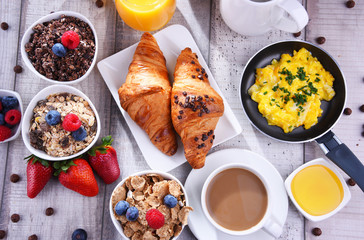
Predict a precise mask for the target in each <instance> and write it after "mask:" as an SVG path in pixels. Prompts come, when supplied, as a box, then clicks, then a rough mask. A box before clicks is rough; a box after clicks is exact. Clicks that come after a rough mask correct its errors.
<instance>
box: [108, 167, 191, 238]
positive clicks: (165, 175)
mask: <svg viewBox="0 0 364 240" xmlns="http://www.w3.org/2000/svg"><path fill="white" fill-rule="evenodd" d="M151 173H155V174H159V175H161V176H162V177H163V178H164V179H166V180H175V181H176V182H177V183H178V184H179V185H180V186H181V189H182V192H183V194H184V195H185V200H186V206H189V204H188V197H187V192H186V189H185V188H184V187H183V185H182V183H181V182H180V181H179V180H178V179H177V178H176V177H175V176H173V175H171V174H169V173H166V172H161V171H156V170H146V171H141V172H137V173H134V174H132V175H130V176H141V175H145V174H151ZM130 176H128V177H130ZM128 177H126V178H124V179H123V180H121V182H120V183H119V184H118V185H117V186H116V187H115V188H114V190H113V191H112V194H113V193H114V191H115V190H116V189H117V188H118V187H120V186H121V185H123V184H124V182H125V181H126V179H128ZM112 194H111V196H112ZM109 212H110V217H111V220H112V222H113V224H114V226H115V228H116V230H118V232H119V233H120V235H121V236H122V237H123V238H124V239H130V238H128V237H127V236H125V234H124V231H123V228H122V227H121V224H120V222H119V221H118V220H116V218H115V216H114V211H113V207H112V198H111V197H110V202H109ZM184 227H185V225H183V226H182V230H181V233H182V231H183V229H184ZM181 233H180V234H179V235H178V236H176V237H173V238H172V240H176V239H177V238H178V237H179V236H180V235H181Z"/></svg>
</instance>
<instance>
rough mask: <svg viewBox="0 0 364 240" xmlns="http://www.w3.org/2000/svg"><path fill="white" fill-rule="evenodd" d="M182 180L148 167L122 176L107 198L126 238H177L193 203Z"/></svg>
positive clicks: (121, 232)
mask: <svg viewBox="0 0 364 240" xmlns="http://www.w3.org/2000/svg"><path fill="white" fill-rule="evenodd" d="M186 194H187V193H186V191H185V189H184V187H183V185H182V183H181V182H180V181H179V180H178V179H177V178H176V177H174V176H173V175H171V174H169V173H165V172H160V171H154V170H147V171H142V172H138V173H135V174H132V175H131V176H129V177H127V178H125V179H123V180H122V181H121V182H120V183H119V184H118V185H117V186H116V187H115V189H114V190H113V192H112V194H111V198H110V204H109V208H110V216H111V219H112V222H113V224H114V226H115V228H116V229H117V230H118V232H119V233H120V235H121V236H122V237H123V238H125V239H177V238H178V236H179V235H180V233H181V232H182V230H183V228H184V226H185V225H187V219H188V214H189V212H190V211H192V210H193V209H192V207H190V206H188V198H187V195H186Z"/></svg>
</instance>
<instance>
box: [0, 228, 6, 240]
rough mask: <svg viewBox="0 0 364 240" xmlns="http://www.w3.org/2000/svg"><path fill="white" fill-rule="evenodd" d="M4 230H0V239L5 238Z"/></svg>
mask: <svg viewBox="0 0 364 240" xmlns="http://www.w3.org/2000/svg"><path fill="white" fill-rule="evenodd" d="M5 236H6V232H5V231H4V230H0V239H3V238H5Z"/></svg>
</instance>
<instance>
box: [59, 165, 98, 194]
mask: <svg viewBox="0 0 364 240" xmlns="http://www.w3.org/2000/svg"><path fill="white" fill-rule="evenodd" d="M53 166H54V168H55V169H57V171H56V173H55V175H56V176H58V180H59V182H60V183H61V184H62V185H63V186H65V187H66V188H69V189H71V190H73V191H75V192H78V193H80V194H82V195H84V196H87V197H94V196H96V195H97V194H98V193H99V187H98V185H97V182H96V179H95V176H94V174H93V172H92V168H91V167H90V165H89V164H88V163H87V161H86V160H85V159H81V158H78V159H75V160H68V161H63V162H55V163H54V164H53Z"/></svg>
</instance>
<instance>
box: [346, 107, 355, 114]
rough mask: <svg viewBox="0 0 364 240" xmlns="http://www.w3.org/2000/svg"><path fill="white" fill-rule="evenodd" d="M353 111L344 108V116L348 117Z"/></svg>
mask: <svg viewBox="0 0 364 240" xmlns="http://www.w3.org/2000/svg"><path fill="white" fill-rule="evenodd" d="M352 112H353V111H352V110H351V109H350V108H345V109H344V114H345V115H350V114H351V113H352Z"/></svg>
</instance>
